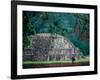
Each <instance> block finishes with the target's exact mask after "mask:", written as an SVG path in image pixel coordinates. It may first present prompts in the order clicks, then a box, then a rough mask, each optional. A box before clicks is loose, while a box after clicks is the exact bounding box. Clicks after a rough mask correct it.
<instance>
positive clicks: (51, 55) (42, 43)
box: [23, 33, 82, 61]
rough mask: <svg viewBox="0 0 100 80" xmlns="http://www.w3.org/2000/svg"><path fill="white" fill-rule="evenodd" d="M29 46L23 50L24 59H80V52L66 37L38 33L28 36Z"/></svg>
mask: <svg viewBox="0 0 100 80" xmlns="http://www.w3.org/2000/svg"><path fill="white" fill-rule="evenodd" d="M29 38H30V46H28V47H27V48H24V50H23V60H24V61H65V60H70V59H71V58H72V57H75V59H80V58H81V55H82V53H81V52H80V50H79V49H78V48H77V47H75V46H74V45H73V44H72V43H71V42H70V41H69V40H68V39H67V38H65V37H63V36H61V35H55V36H52V35H51V34H49V33H40V34H36V35H31V36H29Z"/></svg>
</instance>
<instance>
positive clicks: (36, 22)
mask: <svg viewBox="0 0 100 80" xmlns="http://www.w3.org/2000/svg"><path fill="white" fill-rule="evenodd" d="M37 33H51V35H54V34H59V35H62V36H64V37H68V39H69V40H70V41H71V42H72V43H73V44H74V45H75V46H76V47H78V48H79V49H80V50H81V51H82V52H83V54H85V55H87V54H88V55H89V14H82V13H79V14H78V13H59V12H57V13H54V12H33V11H23V37H24V39H23V44H24V45H23V46H24V47H27V46H29V43H30V42H29V39H28V38H27V37H28V36H29V35H35V34H37Z"/></svg>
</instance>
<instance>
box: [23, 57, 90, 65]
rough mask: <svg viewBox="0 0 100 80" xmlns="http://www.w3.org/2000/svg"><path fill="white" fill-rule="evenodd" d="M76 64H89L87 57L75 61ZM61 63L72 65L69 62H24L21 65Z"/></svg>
mask: <svg viewBox="0 0 100 80" xmlns="http://www.w3.org/2000/svg"><path fill="white" fill-rule="evenodd" d="M78 62H89V57H85V58H82V59H80V60H76V61H75V63H78ZM63 63H72V61H71V60H66V61H24V62H23V64H27V65H28V64H63Z"/></svg>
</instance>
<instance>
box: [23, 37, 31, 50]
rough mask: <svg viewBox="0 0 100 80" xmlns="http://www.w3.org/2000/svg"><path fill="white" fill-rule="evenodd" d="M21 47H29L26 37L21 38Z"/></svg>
mask: <svg viewBox="0 0 100 80" xmlns="http://www.w3.org/2000/svg"><path fill="white" fill-rule="evenodd" d="M23 43H24V44H23V47H24V48H25V47H28V46H29V45H30V40H29V39H28V38H27V37H23Z"/></svg>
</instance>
